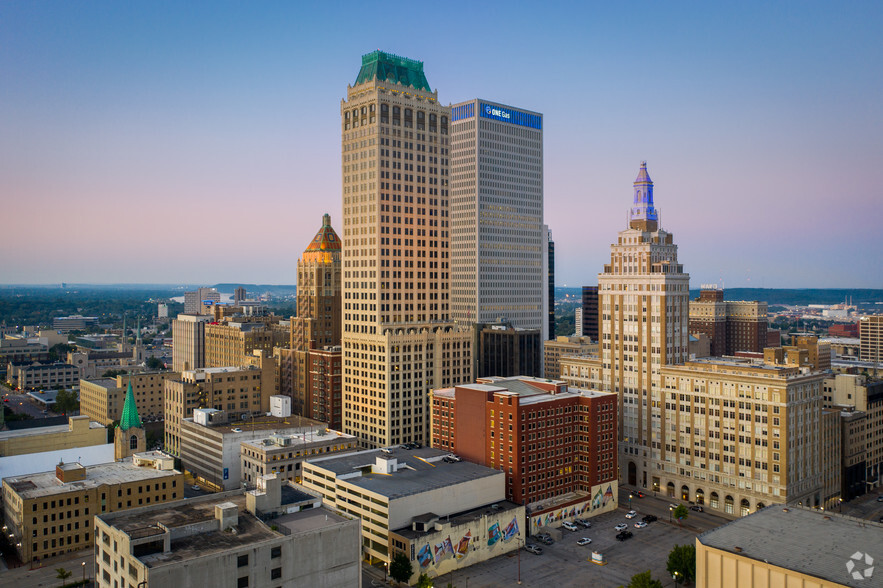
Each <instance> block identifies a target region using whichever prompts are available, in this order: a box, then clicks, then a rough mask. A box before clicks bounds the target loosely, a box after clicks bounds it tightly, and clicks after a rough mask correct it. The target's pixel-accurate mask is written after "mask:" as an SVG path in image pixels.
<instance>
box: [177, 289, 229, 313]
mask: <svg viewBox="0 0 883 588" xmlns="http://www.w3.org/2000/svg"><path fill="white" fill-rule="evenodd" d="M220 301H221V295H220V294H219V293H218V291H217V290H215V289H214V288H198V289H197V290H196V291H194V292H184V314H208V313H207V312H206V311H207V310H209V309H210V308H211V307H212V306H214V305H215V304H217V303H219V302H220Z"/></svg>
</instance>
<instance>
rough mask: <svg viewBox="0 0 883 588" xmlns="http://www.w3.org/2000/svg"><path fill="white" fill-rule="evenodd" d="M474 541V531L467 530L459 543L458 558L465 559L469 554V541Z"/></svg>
mask: <svg viewBox="0 0 883 588" xmlns="http://www.w3.org/2000/svg"><path fill="white" fill-rule="evenodd" d="M470 541H472V531H466V534H465V535H463V538H462V539H460V542H459V543H457V559H463V558H464V557H466V556H467V555H469V542H470Z"/></svg>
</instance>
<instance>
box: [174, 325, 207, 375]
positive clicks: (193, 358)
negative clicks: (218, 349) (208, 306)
mask: <svg viewBox="0 0 883 588" xmlns="http://www.w3.org/2000/svg"><path fill="white" fill-rule="evenodd" d="M210 320H211V317H210V316H205V315H199V314H179V315H178V318H177V319H175V320H173V321H172V370H174V371H176V372H182V371H184V370H196V369H199V368H202V367H205V324H206V323H207V322H209V321H210Z"/></svg>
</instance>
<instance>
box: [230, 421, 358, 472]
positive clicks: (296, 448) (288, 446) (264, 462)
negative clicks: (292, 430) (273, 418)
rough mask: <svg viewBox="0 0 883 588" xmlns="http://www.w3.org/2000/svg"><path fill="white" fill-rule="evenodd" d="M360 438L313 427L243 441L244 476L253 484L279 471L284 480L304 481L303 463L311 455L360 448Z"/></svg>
mask: <svg viewBox="0 0 883 588" xmlns="http://www.w3.org/2000/svg"><path fill="white" fill-rule="evenodd" d="M358 446H359V440H358V439H357V438H355V437H353V436H352V435H347V434H346V433H341V432H340V431H334V430H330V429H323V428H319V429H316V428H313V427H310V430H309V432H308V433H307V432H304V433H302V434H294V435H292V434H284V433H278V432H274V433H273V434H272V435H270V436H269V437H263V438H260V439H252V440H248V441H243V442H242V443H241V477H242V481H243V482H246V483H247V484H254V483H256V482H257V480H258V479H259V478H260V477H261V476H264V475H267V474H276V475H277V476H279V478H281V479H282V480H283V481H291V482H297V483H300V482H301V478H302V476H303V473H302V464H303V462H304V461H305V460H307V459H310V458H312V457H319V456H322V455H325V454H329V453H341V452H344V451H355V450H356V449H358Z"/></svg>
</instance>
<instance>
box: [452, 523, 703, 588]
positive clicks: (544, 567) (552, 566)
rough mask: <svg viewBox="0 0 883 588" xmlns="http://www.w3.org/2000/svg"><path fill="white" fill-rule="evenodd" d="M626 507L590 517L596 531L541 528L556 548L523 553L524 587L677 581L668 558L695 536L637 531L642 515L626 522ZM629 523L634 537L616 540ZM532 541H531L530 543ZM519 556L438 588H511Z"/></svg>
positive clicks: (666, 527) (666, 529)
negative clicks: (597, 560)
mask: <svg viewBox="0 0 883 588" xmlns="http://www.w3.org/2000/svg"><path fill="white" fill-rule="evenodd" d="M626 512H627V511H626V509H622V508H620V509H619V510H617V511H615V512H611V513H606V514H603V515H599V516H597V517H594V518H592V519H591V521H592V528H590V529H582V528H580V529H579V530H578V531H568V530H566V529H562V528H560V527H557V526H556V527H550V528H546V529H543V530H544V531H547V532H549V533H550V534H551V535H552V537H553V538H554V539H555V543H554V544H553V545H542V544H540V543H537V544H538V545H540V546H541V547H542V548H543V554H542V555H534V554H532V553H528V552H527V551H525V550H523V549H522V550H519V552H520V560H521V562H520V566H521V585H522V586H537V587H543V588H548V587H549V586H556V587H557V586H574V587H576V586H602V587H603V586H620V585H625V584H628V582H629V580H630V579H631V577H632V576H633V575H635V574H637V573H640V572H644V571H647V570H648V569H649V570H651V571H652V573H653V577H654V578H655V579H658V580H661V581H662V583H663V586H668V585H672V586H674V582H673V581H672V579H671V577H670V576H669V575H668V573H667V572H666V570H665V564H666V562H667V560H668V554H669V552H670V551H671V549H672V547H674V546H675V545H676V544H681V545H683V544H685V543H694V542H695V539H696V533H695V532H694V531H690V530H688V529H685V528H679V527H678V526H677V524H669V523H668V522H667V521H664V520H659V521H657V522H654V523H650V524H649V525H648V526H647V527H646V528H644V529H636V528H635V526H634V524H635V523H636V522H638V521H640V520H641V516H643V515H641V514H639V516H638V517H637V518H634V519H626V518H625V513H626ZM619 523H628V526H629V530H630V531H631V532H632V533H633V537H632V538H631V539H628V540H626V541H622V542H620V541H617V540H616V538H615V537H616V534H617V531H615V530H614V529H613V527H614V526H615V525H617V524H619ZM581 537H588V538H590V539H591V540H592V543H591V544H590V545H586V546H579V545H577V540H579V539H580V538H581ZM528 541H531V540H528ZM592 551H600V552H601V553H602V554H603V555H604V556H605V558H606V559H607V565H604V566H599V565H596V564H593V563H592V562H591V561H589V560H590V559H591V556H592ZM518 560H519V555H517V554H515V553H513V554H511V555H505V556H500V557H497V558H494V559H492V560H490V561H486V562H482V563H480V564H476V565H474V566H470V567H469V568H466V569H464V570H461V571H460V572H455V573H454V574H453V577H450V575H449V574H445V575H444V576H442V577H441V578H439V579H440V580H441V582H436V585H442V586H445V585H447V583H448V582H453V584H454V586H456V587H457V588H468V587H469V586H473V587H476V588H478V587H490V586H511V585H516V584H517V580H518V573H519V572H518V567H519V561H518Z"/></svg>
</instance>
